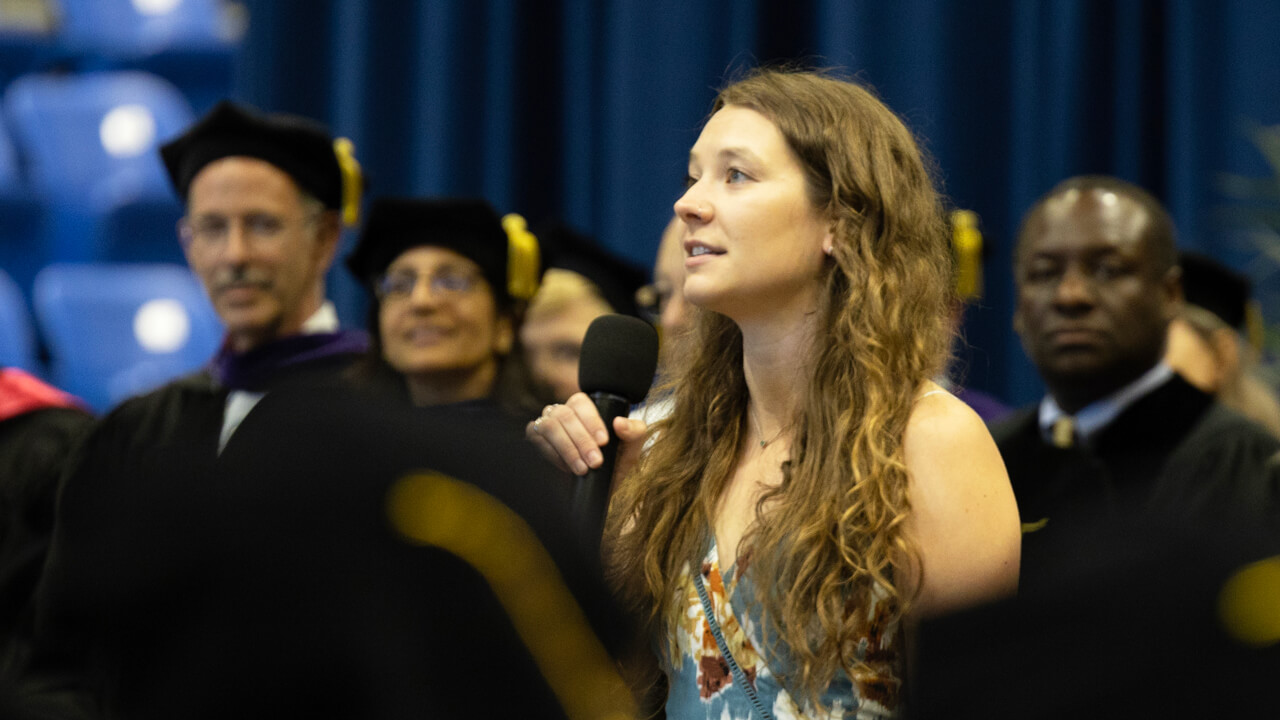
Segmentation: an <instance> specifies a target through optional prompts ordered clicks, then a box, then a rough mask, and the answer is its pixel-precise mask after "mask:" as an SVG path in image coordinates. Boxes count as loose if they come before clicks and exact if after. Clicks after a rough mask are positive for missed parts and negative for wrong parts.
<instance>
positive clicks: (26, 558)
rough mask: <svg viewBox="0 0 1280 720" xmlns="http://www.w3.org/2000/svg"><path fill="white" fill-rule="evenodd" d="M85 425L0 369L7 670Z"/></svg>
mask: <svg viewBox="0 0 1280 720" xmlns="http://www.w3.org/2000/svg"><path fill="white" fill-rule="evenodd" d="M92 424H93V416H92V415H90V414H89V413H88V412H87V411H86V410H85V409H84V406H83V405H82V404H81V403H80V402H79V401H78V400H76V399H75V398H73V397H72V396H70V395H67V394H66V393H64V392H62V391H61V390H58V389H56V388H53V387H50V386H49V385H46V384H44V383H43V382H41V381H40V380H38V379H36V378H34V377H32V376H31V375H29V374H27V373H25V372H23V371H22V370H19V369H17V368H2V369H0V654H7V655H8V656H9V657H10V668H9V669H13V666H14V665H20V664H21V663H22V662H23V660H24V658H25V655H26V653H27V651H28V649H29V643H30V641H31V633H32V629H33V628H32V625H33V622H34V619H35V616H34V612H35V611H34V607H33V605H32V600H33V597H34V595H35V590H36V585H37V584H38V582H39V580H40V572H41V570H42V569H43V567H44V560H45V555H46V553H47V551H48V549H49V540H50V538H51V537H52V536H53V515H54V505H55V504H56V501H57V494H58V480H59V478H60V477H61V476H62V473H63V471H64V469H65V466H66V461H67V458H68V457H69V456H70V454H71V450H72V448H74V447H75V445H76V443H77V442H78V441H79V440H80V438H81V436H82V435H83V434H84V433H85V432H87V431H88V429H89V427H90V426H91V425H92ZM0 674H3V673H0Z"/></svg>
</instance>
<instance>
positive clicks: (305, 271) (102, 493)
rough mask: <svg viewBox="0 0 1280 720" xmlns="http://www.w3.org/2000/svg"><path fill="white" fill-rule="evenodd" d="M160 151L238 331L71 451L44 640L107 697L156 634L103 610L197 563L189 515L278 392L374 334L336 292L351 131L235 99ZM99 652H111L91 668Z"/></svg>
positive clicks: (224, 488) (217, 294)
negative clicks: (134, 652) (202, 363)
mask: <svg viewBox="0 0 1280 720" xmlns="http://www.w3.org/2000/svg"><path fill="white" fill-rule="evenodd" d="M161 155H162V157H163V159H164V163H165V166H166V168H167V170H168V173H169V177H170V179H171V180H172V182H173V185H174V188H175V189H176V191H177V193H178V195H179V196H180V197H181V198H182V199H183V201H184V202H185V203H186V210H187V212H186V215H185V217H184V218H183V219H182V220H181V222H180V223H179V228H178V231H179V237H180V240H181V243H182V247H183V250H184V252H185V253H186V257H187V261H188V263H189V264H190V266H191V269H192V271H193V272H194V273H195V274H196V275H197V276H198V277H199V278H200V281H201V282H202V283H203V285H204V287H205V290H206V291H207V292H208V295H209V299H210V300H211V301H212V303H213V307H214V309H215V310H216V311H217V313H218V315H219V317H220V318H221V319H222V322H223V324H224V325H225V328H226V338H225V340H224V342H223V345H222V348H221V349H220V350H219V351H218V353H217V355H216V356H215V357H214V358H213V359H212V361H211V362H210V364H209V366H208V368H207V369H205V370H202V371H200V372H198V373H195V374H193V375H191V376H188V377H185V378H181V379H178V380H176V381H174V382H171V383H169V384H168V385H165V386H164V387H161V388H159V389H158V390H155V391H153V392H151V393H149V394H147V395H144V396H141V397H137V398H133V399H130V400H127V401H125V402H124V403H122V404H121V405H120V406H119V407H117V408H116V409H115V410H113V411H112V412H111V413H110V414H109V415H108V416H106V417H105V418H104V419H103V420H102V421H101V422H100V423H99V424H98V426H97V427H96V428H94V430H93V431H92V432H91V433H90V434H89V436H88V437H87V439H86V441H85V442H84V443H83V444H82V446H81V447H80V449H79V451H78V452H77V453H76V454H75V455H73V457H72V458H71V459H70V460H71V462H70V470H69V472H68V474H67V475H66V476H65V478H64V484H63V489H62V495H61V500H60V506H59V516H58V524H57V528H56V529H55V536H54V541H53V545H52V548H51V550H50V560H49V563H48V565H47V566H46V574H45V579H44V586H43V588H42V591H41V597H40V600H39V602H40V610H39V612H40V617H39V624H40V626H41V628H42V630H41V632H42V638H41V647H40V652H41V653H42V655H43V656H44V657H47V658H50V659H51V660H50V662H52V663H54V664H56V665H62V666H63V670H66V671H68V672H70V673H72V674H73V675H77V676H81V677H83V678H84V681H85V682H86V683H87V684H88V689H89V690H91V691H94V692H95V694H97V700H98V701H99V702H103V703H105V704H106V707H108V708H115V707H123V704H127V701H125V700H120V698H117V697H114V694H115V693H116V692H117V691H118V690H119V683H118V682H117V681H116V678H124V677H127V676H131V675H132V673H134V672H137V671H138V668H136V667H133V668H130V667H128V661H127V660H126V659H125V658H127V657H129V654H128V653H124V652H119V651H120V649H121V648H123V647H131V646H132V645H138V644H141V643H145V642H146V641H145V640H143V639H142V635H141V634H139V631H140V630H141V629H142V627H134V626H131V625H130V623H133V622H136V621H138V620H139V617H141V615H142V614H145V613H142V614H128V613H126V614H114V615H112V614H104V613H109V612H116V613H119V612H120V611H119V608H120V607H124V606H125V605H130V607H133V608H134V609H136V608H137V606H136V605H131V604H130V603H132V602H133V601H134V600H136V599H137V598H138V597H140V596H139V595H138V593H139V592H141V591H142V590H143V589H145V588H146V587H147V583H148V582H154V581H155V580H154V579H156V578H165V579H166V580H172V579H173V578H175V577H179V576H181V575H182V573H183V572H189V571H186V570H184V567H185V564H186V563H187V562H189V561H190V558H191V557H193V556H194V555H195V554H196V553H195V550H194V549H193V547H194V546H191V544H192V543H194V542H195V541H196V539H195V538H194V533H193V532H191V530H190V528H191V525H190V523H191V522H192V520H193V519H194V516H196V515H198V514H199V512H200V508H201V507H208V505H209V504H210V502H212V501H213V500H215V499H216V498H215V494H216V493H225V492H228V491H230V490H231V489H232V488H234V487H235V478H230V477H227V473H224V472H222V471H221V470H220V465H219V463H220V461H221V460H222V459H224V458H226V457H227V455H228V454H234V453H232V450H233V449H234V448H235V447H236V445H237V443H236V439H237V437H238V436H237V435H236V433H237V428H239V427H240V426H241V423H242V422H243V421H245V420H246V418H249V419H252V414H251V413H252V411H253V410H254V408H255V406H257V405H258V403H259V402H260V401H261V400H262V399H263V398H264V396H266V395H268V394H270V393H275V392H280V391H282V390H283V389H284V388H285V387H301V388H303V390H304V391H310V390H311V388H313V387H320V386H322V385H324V384H327V383H330V382H332V381H334V380H335V379H337V378H338V377H339V376H340V375H341V374H342V373H343V372H345V370H346V369H347V368H348V367H349V366H350V365H351V364H352V362H353V361H354V360H356V359H358V358H359V357H360V354H361V353H363V352H364V350H365V349H366V347H367V344H368V342H367V337H366V336H365V334H364V333H363V332H349V331H341V330H339V329H338V327H337V324H338V321H337V314H336V312H335V311H334V308H333V306H332V304H330V303H329V302H327V301H326V300H325V286H324V278H325V273H326V272H327V270H328V269H329V266H330V264H331V263H332V261H333V258H334V253H335V252H336V250H337V247H338V244H339V242H338V241H339V234H340V228H341V225H342V223H343V222H344V221H345V222H347V223H353V222H354V221H355V219H356V218H355V214H356V213H355V211H356V208H357V206H358V203H359V200H360V193H361V190H360V178H359V166H358V165H357V164H356V162H355V159H354V157H352V154H351V146H350V143H349V142H347V141H345V140H338V141H337V142H335V141H334V140H333V138H332V137H331V136H330V135H329V133H328V131H327V130H326V129H325V128H323V127H322V126H319V125H318V124H315V123H313V122H311V121H309V120H306V119H303V118H299V117H293V116H282V115H262V114H259V113H257V112H255V111H253V110H251V109H248V108H245V107H241V106H238V105H235V104H232V103H229V102H223V103H220V104H219V105H217V106H216V107H214V108H213V110H211V111H210V112H209V113H208V114H207V115H206V116H205V117H203V118H202V119H201V120H200V121H199V122H197V123H196V124H195V125H194V126H193V127H191V128H190V129H189V130H188V131H187V132H186V133H185V134H183V135H182V136H180V137H178V138H176V139H175V140H173V141H172V142H169V143H168V144H166V145H164V146H163V147H162V148H161ZM340 215H341V217H340ZM260 429H262V428H260ZM244 432H245V431H244V430H240V431H239V433H241V434H243V433H244ZM200 498H205V500H207V501H209V502H205V501H202V500H200ZM175 503H176V504H175ZM162 508H163V509H164V510H162ZM157 538H164V541H162V542H157V540H156V539H157ZM204 541H205V542H222V541H221V540H219V539H218V538H217V537H213V538H205V540H204ZM184 547H186V550H185V551H184V550H183V549H182V548H184ZM126 596H127V597H129V598H130V602H128V603H127V602H125V600H124V598H125V597H126ZM147 612H151V613H153V615H154V612H156V611H155V610H154V609H153V610H151V611H147ZM152 620H155V618H154V617H152V619H151V620H148V621H147V622H148V623H150V622H152ZM157 622H158V623H159V622H162V621H157ZM145 627H147V628H150V627H151V625H150V624H148V625H146V626H145ZM131 634H132V637H130V635H131ZM104 648H109V649H107V650H104ZM144 654H145V653H144ZM86 657H90V658H93V659H94V660H95V661H96V660H101V661H102V662H101V663H99V664H95V665H94V666H93V667H90V668H85V667H83V665H82V663H83V661H84V660H85V658H86ZM108 658H109V659H108ZM134 678H135V680H136V676H134ZM104 683H105V684H104ZM117 702H120V703H122V705H117V704H116V703H117Z"/></svg>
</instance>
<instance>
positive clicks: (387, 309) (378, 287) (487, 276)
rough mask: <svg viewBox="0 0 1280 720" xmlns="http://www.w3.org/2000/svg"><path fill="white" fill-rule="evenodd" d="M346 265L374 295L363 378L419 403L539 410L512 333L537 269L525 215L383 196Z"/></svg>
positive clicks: (475, 204)
mask: <svg viewBox="0 0 1280 720" xmlns="http://www.w3.org/2000/svg"><path fill="white" fill-rule="evenodd" d="M347 267H348V268H349V269H350V270H351V272H352V273H354V274H355V276H356V277H357V278H358V279H359V280H360V281H361V282H362V284H363V285H364V286H365V287H366V288H367V289H368V290H369V291H370V293H371V295H372V303H371V305H370V311H369V332H370V340H371V342H370V354H369V357H368V358H367V361H366V363H365V364H364V367H363V368H362V369H361V374H362V375H364V376H365V377H366V378H367V379H369V380H371V381H373V382H374V383H381V384H385V385H387V386H390V387H396V388H403V389H404V390H405V391H406V392H407V394H408V397H409V399H410V400H411V401H412V402H413V403H414V404H415V405H443V404H450V403H460V402H469V401H482V400H490V401H494V402H496V403H497V404H498V405H500V406H502V407H503V408H505V409H507V410H511V411H513V412H527V409H528V408H529V407H530V406H533V407H536V402H537V401H536V400H534V394H533V392H532V391H531V383H530V381H529V372H528V369H527V367H526V365H525V363H524V361H523V358H522V353H521V352H520V349H519V342H518V336H519V326H520V322H521V319H522V317H523V313H524V309H525V306H526V305H527V301H528V299H529V298H530V297H531V296H532V295H533V293H534V292H535V291H536V290H537V286H538V279H539V276H540V265H539V258H538V245H537V239H536V238H534V236H533V235H532V234H530V233H529V232H528V231H527V230H526V229H525V224H524V220H523V218H520V217H519V216H518V215H508V216H507V217H505V218H499V216H498V214H497V212H495V211H494V210H493V208H492V207H490V206H489V204H488V203H486V202H484V201H483V200H468V199H451V200H436V199H418V198H381V199H378V200H375V201H374V202H373V203H372V205H371V207H370V210H369V215H368V220H367V221H366V223H365V227H364V230H363V232H362V233H361V236H360V241H359V243H358V244H357V246H356V249H355V251H354V252H353V253H352V254H351V256H350V257H349V258H348V259H347Z"/></svg>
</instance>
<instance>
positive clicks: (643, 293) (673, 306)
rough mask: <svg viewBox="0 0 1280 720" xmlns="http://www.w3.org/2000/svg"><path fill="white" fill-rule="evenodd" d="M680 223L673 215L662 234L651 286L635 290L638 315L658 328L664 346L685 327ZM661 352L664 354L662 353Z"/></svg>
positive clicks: (682, 231)
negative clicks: (639, 312)
mask: <svg viewBox="0 0 1280 720" xmlns="http://www.w3.org/2000/svg"><path fill="white" fill-rule="evenodd" d="M684 233H685V226H684V222H682V221H681V220H680V217H679V216H678V215H677V216H675V217H673V218H671V222H669V223H667V227H666V229H665V230H663V231H662V240H661V242H660V243H659V244H658V255H657V257H656V258H654V261H653V283H652V284H650V285H646V286H644V287H642V288H640V289H639V290H638V291H636V304H637V305H639V306H640V311H641V313H642V314H643V315H644V316H645V317H647V318H648V319H649V320H650V321H651V322H653V323H654V324H655V325H657V326H658V330H659V331H660V332H661V333H662V337H663V339H664V341H667V342H664V345H665V346H670V340H671V339H672V338H674V337H675V336H677V335H679V334H680V333H682V332H684V331H685V330H687V329H688V327H689V309H688V305H687V304H686V302H685V299H684V258H685V250H684ZM664 352H665V351H664Z"/></svg>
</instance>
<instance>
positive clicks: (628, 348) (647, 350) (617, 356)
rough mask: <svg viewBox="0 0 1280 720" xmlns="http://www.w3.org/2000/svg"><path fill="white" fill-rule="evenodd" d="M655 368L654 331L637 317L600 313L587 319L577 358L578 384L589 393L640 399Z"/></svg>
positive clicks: (656, 361) (656, 359)
mask: <svg viewBox="0 0 1280 720" xmlns="http://www.w3.org/2000/svg"><path fill="white" fill-rule="evenodd" d="M657 368H658V331H657V330H654V328H653V326H652V325H650V324H649V323H647V322H645V321H643V320H641V319H640V318H636V317H631V316H629V315H601V316H600V317H598V318H596V319H595V320H593V321H592V322H591V326H590V327H588V328H587V335H586V337H584V338H583V340H582V355H581V357H580V359H579V360H578V387H580V388H582V391H583V392H585V393H587V394H588V395H590V394H591V393H596V392H604V393H609V394H611V395H621V396H622V397H624V398H626V399H627V401H628V402H630V403H631V404H632V405H634V404H636V403H639V402H641V401H642V400H644V396H645V395H647V394H648V393H649V386H650V385H652V384H653V373H654V371H655V370H656V369H657Z"/></svg>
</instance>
